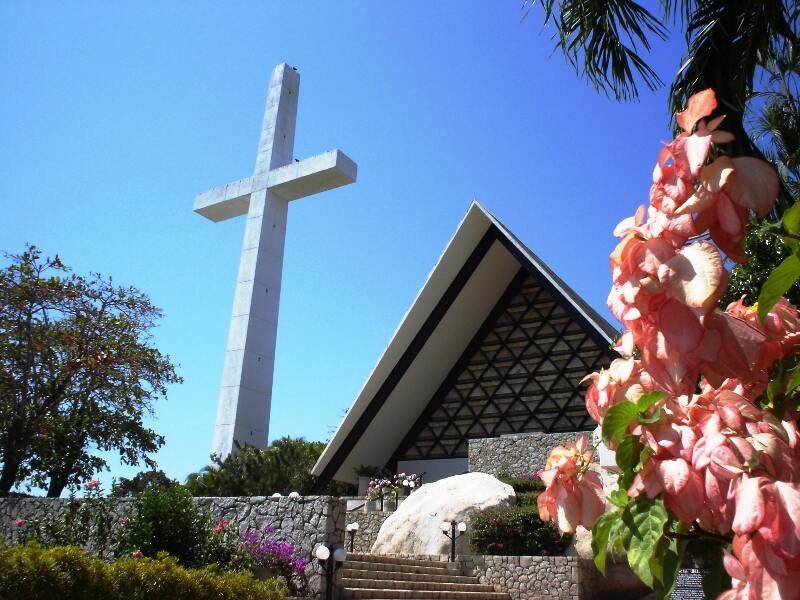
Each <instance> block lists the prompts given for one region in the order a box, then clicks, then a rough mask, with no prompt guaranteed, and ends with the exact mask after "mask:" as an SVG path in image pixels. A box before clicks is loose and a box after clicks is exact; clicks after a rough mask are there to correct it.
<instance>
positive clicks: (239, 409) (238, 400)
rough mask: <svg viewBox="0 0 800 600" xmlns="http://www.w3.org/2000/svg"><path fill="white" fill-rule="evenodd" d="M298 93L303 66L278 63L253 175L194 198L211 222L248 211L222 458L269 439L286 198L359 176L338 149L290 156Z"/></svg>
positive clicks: (222, 421) (224, 395) (219, 429)
mask: <svg viewBox="0 0 800 600" xmlns="http://www.w3.org/2000/svg"><path fill="white" fill-rule="evenodd" d="M299 93H300V75H299V73H298V72H297V71H295V70H293V69H292V68H291V67H290V66H289V65H287V64H286V63H282V64H280V65H278V66H276V67H275V69H274V70H273V71H272V77H271V79H270V85H269V93H268V94H267V104H266V109H265V110H264V121H263V123H262V127H261V137H260V139H259V143H258V153H257V156H256V166H255V170H254V173H253V175H252V176H251V177H245V178H244V179H239V180H238V181H234V182H232V183H229V184H227V185H225V186H221V187H218V188H215V189H213V190H211V191H209V192H204V193H202V194H198V195H197V197H195V200H194V210H195V212H197V213H198V214H200V215H202V216H204V217H206V218H208V219H210V220H212V221H222V220H225V219H230V218H233V217H236V216H240V215H244V214H246V215H247V220H246V224H245V232H244V240H243V242H242V254H241V258H240V261H239V272H238V275H237V278H236V292H235V294H234V299H233V310H232V312H231V323H230V329H229V332H228V345H227V352H226V355H225V364H224V368H223V372H222V385H221V389H220V395H219V404H218V407H217V421H216V426H215V428H214V439H213V442H212V447H211V451H212V453H214V454H216V455H218V456H220V457H225V456H227V455H228V454H230V453H231V451H232V450H233V449H234V440H235V441H237V442H239V443H240V444H250V445H253V446H257V447H264V446H266V445H267V442H268V435H269V414H270V405H271V397H272V378H273V371H274V367H275V342H276V339H277V333H278V312H279V307H280V292H281V275H282V271H283V252H284V245H285V240H286V221H287V217H288V210H289V202H290V201H291V200H296V199H298V198H302V197H305V196H309V195H312V194H316V193H318V192H322V191H325V190H329V189H333V188H335V187H339V186H342V185H347V184H348V183H352V182H354V181H355V179H356V173H357V166H356V164H355V163H354V162H353V161H352V160H350V159H349V158H348V157H347V156H345V154H344V153H343V152H341V151H339V150H331V151H328V152H325V153H323V154H319V155H317V156H312V157H310V158H307V159H304V160H302V161H296V162H295V161H294V160H293V151H294V133H295V123H296V121H297V100H298V96H299Z"/></svg>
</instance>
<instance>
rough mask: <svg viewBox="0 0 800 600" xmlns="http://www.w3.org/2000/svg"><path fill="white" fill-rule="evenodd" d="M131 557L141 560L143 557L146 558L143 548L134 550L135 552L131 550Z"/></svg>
mask: <svg viewBox="0 0 800 600" xmlns="http://www.w3.org/2000/svg"><path fill="white" fill-rule="evenodd" d="M131 558H133V559H135V560H139V559H141V558H144V554H142V551H141V550H134V551H133V552H131Z"/></svg>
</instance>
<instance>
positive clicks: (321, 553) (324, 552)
mask: <svg viewBox="0 0 800 600" xmlns="http://www.w3.org/2000/svg"><path fill="white" fill-rule="evenodd" d="M330 555H331V551H330V548H328V547H327V546H317V549H316V550H314V556H316V557H317V558H318V559H319V560H328V558H329V557H330Z"/></svg>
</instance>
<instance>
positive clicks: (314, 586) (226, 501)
mask: <svg viewBox="0 0 800 600" xmlns="http://www.w3.org/2000/svg"><path fill="white" fill-rule="evenodd" d="M194 501H195V504H196V505H197V506H198V508H200V509H202V510H205V511H207V512H208V513H210V514H211V516H212V518H213V519H214V520H217V519H225V520H227V521H228V522H229V523H230V524H231V525H232V526H233V527H235V528H236V529H237V530H238V531H239V532H240V533H244V532H245V531H247V529H256V528H258V529H260V528H263V527H264V526H265V525H270V526H272V527H273V528H274V529H275V533H274V535H275V537H276V538H280V539H282V540H284V541H287V542H289V543H291V544H292V545H294V546H295V547H296V548H298V549H300V551H301V552H302V553H303V554H304V555H305V557H306V558H307V559H308V568H307V570H306V575H308V577H309V584H310V586H309V587H310V592H311V594H312V596H318V595H320V593H321V592H320V590H324V588H323V587H322V586H323V584H324V582H323V581H321V577H320V574H319V572H320V569H319V566H318V565H317V563H316V560H313V558H312V554H313V552H314V549H315V548H316V547H317V546H318V545H319V544H321V543H324V542H327V543H328V544H330V545H333V546H342V545H344V542H345V539H344V537H345V536H344V533H345V532H344V527H345V514H346V502H345V501H344V500H340V499H339V498H333V497H330V496H301V497H299V498H286V497H283V498H269V497H264V496H253V497H231V498H195V499H194ZM131 502H132V500H131V499H129V498H120V499H119V500H117V502H116V505H115V508H114V510H113V512H114V514H115V515H116V516H117V517H121V516H122V515H124V514H125V512H126V511H127V509H128V507H129V506H130V503H131ZM69 504H70V500H69V499H66V498H3V499H0V540H5V541H7V542H11V541H13V537H14V531H15V529H16V528H15V526H14V520H15V519H16V518H17V517H21V518H25V519H36V518H39V519H40V518H43V517H55V516H57V515H58V514H60V513H61V512H63V511H65V510H67V509H68V508H69ZM115 520H116V519H115ZM365 522H366V521H365Z"/></svg>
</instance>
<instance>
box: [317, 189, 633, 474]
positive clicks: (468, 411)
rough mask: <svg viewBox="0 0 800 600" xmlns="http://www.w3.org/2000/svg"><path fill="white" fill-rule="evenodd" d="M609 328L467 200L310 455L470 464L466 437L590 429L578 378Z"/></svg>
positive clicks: (452, 469)
mask: <svg viewBox="0 0 800 600" xmlns="http://www.w3.org/2000/svg"><path fill="white" fill-rule="evenodd" d="M617 336H618V332H617V331H616V330H615V329H614V328H613V327H612V326H611V325H609V323H608V322H607V321H605V319H603V318H602V317H601V316H600V315H599V314H597V312H596V311H595V310H593V309H592V308H591V307H590V306H589V305H588V304H587V303H586V302H584V301H583V300H582V299H581V298H580V297H579V296H578V295H577V294H576V293H575V292H574V291H573V290H572V289H571V288H570V287H569V286H568V285H567V284H566V283H564V281H563V280H562V279H561V278H559V277H558V275H556V274H555V273H554V272H553V271H552V270H550V269H549V268H548V266H547V265H546V264H544V262H542V260H541V259H540V258H539V257H537V256H536V255H535V254H534V253H533V252H532V251H531V250H530V249H529V248H527V247H526V246H525V245H524V244H523V243H522V242H520V240H519V239H517V237H516V236H514V234H513V233H512V232H511V231H510V230H509V229H508V228H507V227H506V226H505V225H503V224H502V223H501V222H500V221H499V220H498V219H496V218H495V217H494V216H493V215H492V214H491V213H489V212H488V211H487V210H486V209H485V208H484V207H482V206H481V205H480V204H479V203H478V202H475V201H473V203H472V204H471V206H470V207H469V210H468V211H467V214H466V215H465V217H464V218H463V220H462V221H461V223H460V225H459V226H458V229H457V230H456V233H455V234H454V235H453V237H452V238H451V240H450V242H449V243H448V244H447V247H446V248H445V250H444V252H443V254H442V255H441V257H440V258H439V260H438V262H437V263H436V265H435V266H434V268H433V270H432V271H431V273H430V275H429V276H428V279H427V280H426V282H425V284H424V285H423V287H422V289H421V290H420V291H419V293H418V294H417V297H416V299H415V300H414V301H413V303H412V305H411V308H409V310H408V312H407V313H406V315H405V316H404V317H403V319H402V321H401V323H400V325H399V326H398V328H397V330H396V332H395V334H394V336H393V337H392V339H391V340H390V341H389V344H388V346H387V347H386V349H385V350H384V352H383V354H382V355H381V357H380V358H379V359H378V362H377V364H376V365H375V367H374V369H373V370H372V372H371V374H370V375H369V377H368V378H367V380H366V382H365V383H364V386H363V387H362V389H361V391H360V393H359V394H358V396H357V397H356V399H355V400H354V402H353V403H352V405H351V407H350V409H349V410H348V411H347V414H346V416H345V417H344V419H343V420H342V422H341V424H340V425H339V427H338V429H337V430H336V432H335V434H334V435H333V437H332V438H331V440H330V442H329V443H328V445H327V447H326V448H325V450H324V451H323V453H322V455H321V456H320V458H319V460H318V461H317V464H316V465H315V466H314V469H313V474H314V475H316V476H317V477H318V478H319V483H318V485H319V486H320V487H321V486H323V485H324V484H325V483H327V482H328V481H330V480H338V481H346V482H352V481H353V480H354V470H355V469H356V468H357V467H359V466H362V465H364V466H365V465H370V466H377V467H383V468H386V469H388V470H390V471H392V472H395V473H398V472H405V473H419V474H422V473H424V474H425V475H424V477H425V481H435V480H437V479H441V478H443V477H449V476H451V475H457V474H461V473H465V472H467V471H468V451H469V441H470V440H475V439H484V438H499V437H502V436H509V435H521V434H523V435H524V434H540V433H541V434H557V433H564V432H579V431H591V430H593V429H595V427H596V423H594V421H592V419H591V418H590V417H589V415H588V413H587V412H586V408H585V405H584V399H583V392H584V389H585V385H584V386H581V384H580V381H581V379H582V378H583V377H584V376H585V375H586V374H587V373H589V372H591V371H595V370H598V369H600V368H603V367H608V365H609V364H610V362H611V361H612V360H613V359H614V358H615V357H616V356H617V354H616V353H615V352H614V350H613V349H612V348H611V347H612V345H613V343H614V340H615V339H616V337H617Z"/></svg>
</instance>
